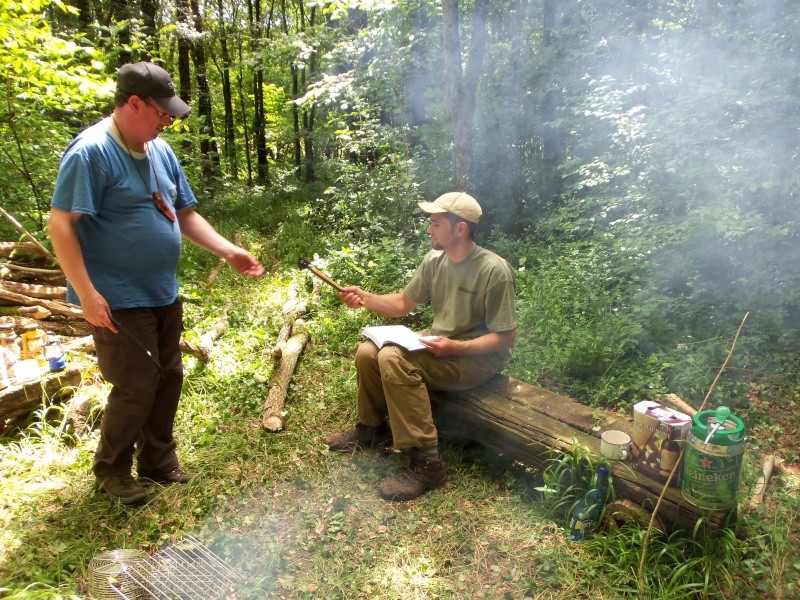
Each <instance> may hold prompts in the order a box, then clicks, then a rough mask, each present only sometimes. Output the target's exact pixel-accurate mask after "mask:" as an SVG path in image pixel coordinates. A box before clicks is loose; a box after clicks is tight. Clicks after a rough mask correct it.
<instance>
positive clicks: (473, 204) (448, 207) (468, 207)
mask: <svg viewBox="0 0 800 600" xmlns="http://www.w3.org/2000/svg"><path fill="white" fill-rule="evenodd" d="M418 206H419V207H420V208H421V209H422V210H424V211H425V212H426V213H445V212H448V213H452V214H454V215H456V216H458V217H461V218H462V219H464V220H465V221H469V222H470V223H478V222H480V220H481V215H482V214H483V211H482V210H481V205H480V204H478V201H477V200H475V198H473V197H472V196H470V195H469V194H466V193H464V192H447V193H446V194H442V195H441V196H439V197H438V198H437V199H436V200H434V201H433V202H419V203H418Z"/></svg>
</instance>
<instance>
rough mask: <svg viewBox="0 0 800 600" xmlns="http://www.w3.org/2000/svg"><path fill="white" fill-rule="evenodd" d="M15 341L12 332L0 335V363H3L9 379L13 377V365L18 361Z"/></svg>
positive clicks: (17, 345) (14, 334)
mask: <svg viewBox="0 0 800 600" xmlns="http://www.w3.org/2000/svg"><path fill="white" fill-rule="evenodd" d="M17 339H18V338H17V334H16V333H14V331H13V330H12V331H11V333H2V334H0V362H3V364H4V366H5V369H6V375H7V377H9V378H13V377H14V365H15V364H16V363H17V361H18V360H19V359H20V355H19V344H18V343H17Z"/></svg>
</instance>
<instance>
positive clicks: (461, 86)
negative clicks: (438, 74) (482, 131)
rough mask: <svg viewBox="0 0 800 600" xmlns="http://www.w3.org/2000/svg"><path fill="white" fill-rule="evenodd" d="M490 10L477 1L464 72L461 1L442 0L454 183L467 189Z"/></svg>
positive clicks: (484, 0)
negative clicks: (476, 105)
mask: <svg viewBox="0 0 800 600" xmlns="http://www.w3.org/2000/svg"><path fill="white" fill-rule="evenodd" d="M487 13H488V3H487V0H475V3H474V6H473V19H472V36H471V39H470V46H469V50H468V52H467V64H466V68H465V70H464V71H463V72H462V67H461V62H462V61H461V36H460V32H459V23H460V13H459V8H458V0H443V1H442V25H443V30H444V66H445V96H446V99H447V105H448V108H449V110H450V116H451V119H452V122H453V144H454V148H455V157H454V162H455V172H454V182H453V183H454V186H455V189H457V190H465V189H467V188H468V186H469V182H470V179H471V177H472V169H473V162H474V146H473V127H474V120H475V101H476V97H477V90H478V84H479V82H480V75H481V72H482V71H483V58H484V55H485V53H486V17H487Z"/></svg>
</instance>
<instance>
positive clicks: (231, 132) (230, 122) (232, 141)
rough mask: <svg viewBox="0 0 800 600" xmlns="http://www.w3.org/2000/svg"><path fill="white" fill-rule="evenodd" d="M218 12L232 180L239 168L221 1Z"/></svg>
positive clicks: (226, 145)
mask: <svg viewBox="0 0 800 600" xmlns="http://www.w3.org/2000/svg"><path fill="white" fill-rule="evenodd" d="M217 10H218V11H219V47H220V54H221V57H222V101H223V106H224V107H225V138H224V153H225V160H226V162H227V168H228V175H230V176H232V177H233V178H234V179H238V178H239V166H238V161H237V159H236V134H235V127H234V119H233V92H232V90H231V57H230V53H229V51H228V38H227V33H226V29H225V18H224V16H223V15H224V14H225V4H224V2H223V0H219V2H218V3H217Z"/></svg>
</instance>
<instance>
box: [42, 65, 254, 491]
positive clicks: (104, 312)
mask: <svg viewBox="0 0 800 600" xmlns="http://www.w3.org/2000/svg"><path fill="white" fill-rule="evenodd" d="M114 102H115V107H114V111H113V113H112V115H111V116H110V117H108V118H106V119H103V120H102V121H100V122H99V123H97V124H96V125H93V126H91V127H89V128H88V129H86V130H84V131H83V132H81V133H80V134H79V135H78V137H76V138H75V140H73V142H72V143H71V144H70V145H69V147H68V148H67V149H66V151H65V153H64V156H63V158H62V161H61V167H60V169H59V172H58V179H57V180H56V186H55V191H54V193H53V200H52V203H51V209H50V222H49V226H48V230H49V233H50V238H51V240H52V242H53V248H54V249H55V252H56V257H57V258H58V260H59V262H60V263H61V267H62V268H63V270H64V274H65V275H66V277H67V281H68V287H67V298H68V300H69V301H70V302H74V303H79V304H80V305H81V307H82V309H83V316H84V318H85V319H86V321H87V322H88V323H89V325H90V326H91V328H92V335H93V337H94V342H95V349H96V352H97V360H98V365H99V367H100V372H101V373H102V375H103V377H104V379H105V380H106V381H108V382H109V383H110V384H111V385H112V388H111V392H110V393H109V395H108V404H107V406H106V409H105V412H104V414H103V420H102V423H101V426H100V442H99V444H98V446H97V451H96V453H95V458H94V467H93V470H94V475H95V477H96V481H97V486H98V489H100V490H103V491H105V492H106V494H108V496H109V497H110V498H111V499H112V500H115V501H117V502H120V503H123V504H136V503H139V502H142V501H144V500H145V498H146V497H147V492H146V490H145V489H144V488H143V487H142V486H141V485H140V484H139V483H138V482H137V481H136V480H135V479H134V478H133V477H132V475H131V472H132V467H133V458H134V450H135V449H136V450H138V453H137V454H136V460H137V467H138V468H137V472H138V475H139V477H143V478H148V479H151V480H153V481H157V482H161V483H186V482H188V481H190V480H191V479H192V476H191V475H190V474H189V473H187V472H186V471H184V469H183V468H182V467H181V464H180V462H179V461H178V457H177V455H176V453H175V446H176V444H175V440H174V438H173V425H174V422H175V414H176V412H177V409H178V400H179V398H180V394H181V388H182V385H183V364H182V360H181V351H180V338H181V331H182V329H183V309H182V304H181V300H180V298H179V297H178V280H177V277H176V270H177V266H178V260H179V258H180V252H181V235H183V236H184V237H186V238H187V239H188V240H190V241H191V242H193V243H194V244H197V245H198V246H200V247H201V248H204V249H206V250H208V251H209V252H211V253H213V254H215V255H216V256H219V257H221V258H224V259H225V260H226V261H227V262H228V263H229V264H230V265H231V266H232V267H233V268H234V269H236V270H237V271H238V272H239V273H241V274H243V275H251V276H260V275H261V274H262V273H263V272H264V267H263V266H262V265H261V263H259V261H258V260H256V259H255V258H254V257H253V256H251V255H250V253H249V252H247V251H246V250H243V249H241V248H239V247H237V246H236V245H234V244H233V243H231V242H230V241H228V240H227V239H225V238H224V237H222V236H221V235H219V234H218V233H217V232H216V231H215V230H214V228H213V227H212V226H211V225H210V224H209V223H208V221H206V220H205V219H204V218H203V217H202V216H200V215H199V214H197V213H196V212H195V210H194V206H195V205H196V204H197V200H196V199H195V196H194V194H193V192H192V190H191V189H190V187H189V183H188V181H187V180H186V177H185V176H184V173H183V170H182V169H181V166H180V164H179V163H178V159H177V158H176V156H175V154H174V153H173V152H172V149H171V148H170V147H169V145H168V144H167V143H166V142H164V141H163V140H161V139H159V137H158V136H159V134H160V133H161V132H162V131H163V130H164V128H165V127H169V126H171V125H172V123H173V122H174V121H175V119H177V118H179V117H181V116H184V115H186V114H188V113H189V111H190V108H189V106H188V105H187V104H186V103H185V102H184V101H183V100H181V99H180V98H179V97H178V96H176V95H175V86H174V85H173V83H172V79H171V78H170V76H169V74H168V73H167V72H166V71H165V70H164V69H162V68H161V67H158V66H156V65H155V64H153V63H150V62H138V63H133V64H126V65H124V66H123V67H122V68H120V69H119V71H118V72H117V91H116V95H115V98H114Z"/></svg>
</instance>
